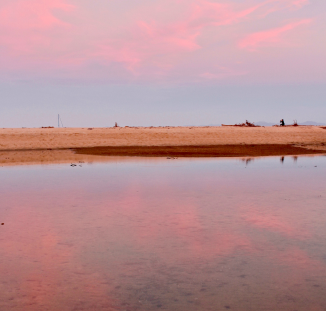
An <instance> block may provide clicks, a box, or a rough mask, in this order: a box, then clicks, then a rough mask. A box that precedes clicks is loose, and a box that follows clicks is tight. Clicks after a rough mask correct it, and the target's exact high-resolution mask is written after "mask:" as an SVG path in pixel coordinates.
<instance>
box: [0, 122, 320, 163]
mask: <svg viewBox="0 0 326 311" xmlns="http://www.w3.org/2000/svg"><path fill="white" fill-rule="evenodd" d="M99 147H100V148H99ZM323 153H326V129H325V128H323V127H318V126H297V127H252V128H251V127H248V128H247V127H147V128H145V127H117V128H33V129H30V128H21V129H0V163H1V164H2V165H5V164H15V163H19V164H24V163H38V162H41V163H45V162H58V161H59V162H60V161H63V162H70V161H76V160H80V159H81V155H83V157H85V156H91V157H97V158H98V157H99V156H100V155H112V156H124V155H125V156H147V157H148V156H152V157H153V156H155V157H160V156H161V157H166V156H169V155H170V156H178V157H182V156H185V157H225V156H238V157H245V156H251V157H254V156H269V155H300V154H323Z"/></svg>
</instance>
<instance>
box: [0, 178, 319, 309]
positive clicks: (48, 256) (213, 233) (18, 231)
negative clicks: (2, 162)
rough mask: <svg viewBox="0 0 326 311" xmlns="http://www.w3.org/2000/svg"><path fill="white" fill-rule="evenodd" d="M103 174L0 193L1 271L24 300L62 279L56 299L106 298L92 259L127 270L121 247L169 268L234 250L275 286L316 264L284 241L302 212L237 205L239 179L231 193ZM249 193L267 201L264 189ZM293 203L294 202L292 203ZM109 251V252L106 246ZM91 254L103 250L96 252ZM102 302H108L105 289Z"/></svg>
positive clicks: (40, 299)
mask: <svg viewBox="0 0 326 311" xmlns="http://www.w3.org/2000/svg"><path fill="white" fill-rule="evenodd" d="M103 176H104V175H103ZM103 176H102V177H100V178H94V177H93V179H89V180H88V181H85V180H82V179H80V180H78V178H75V179H73V180H67V181H65V180H64V179H63V182H62V183H61V179H60V176H59V175H58V180H57V183H53V184H51V186H52V188H51V187H45V186H43V185H42V181H39V183H40V184H39V185H38V184H37V182H36V180H35V182H36V184H35V187H34V186H33V185H28V187H27V189H22V190H21V191H20V196H19V197H17V196H16V195H15V193H16V191H17V188H15V189H14V190H13V191H12V192H8V193H6V196H5V201H4V204H5V206H8V207H10V208H9V209H8V211H7V212H6V213H7V215H6V218H7V219H8V221H7V220H6V226H5V227H4V228H5V229H6V231H3V233H4V235H3V241H2V247H1V250H0V251H1V257H2V258H3V259H2V260H3V261H2V262H6V263H8V262H11V266H10V267H9V269H14V270H15V271H13V272H10V274H11V276H12V279H16V280H19V282H20V283H19V285H17V286H18V288H20V289H21V291H22V292H23V293H24V294H26V295H27V296H26V297H25V298H24V299H25V301H28V302H30V303H36V304H42V303H47V302H48V301H50V300H49V299H51V298H50V297H54V296H56V295H61V294H62V286H63V287H64V286H65V285H64V284H65V282H66V281H67V280H71V283H67V288H69V290H70V292H69V291H68V292H67V293H65V295H66V296H64V297H69V295H70V296H82V297H84V298H85V299H86V300H87V299H88V300H91V301H95V300H98V299H101V297H103V296H105V297H107V292H109V291H110V290H112V288H114V285H116V284H113V283H112V284H111V283H107V281H106V280H105V279H104V277H103V274H102V273H101V271H102V270H101V269H103V265H104V264H103V262H102V261H101V260H102V259H101V258H102V257H103V258H104V259H103V261H104V262H105V263H106V265H109V264H112V265H113V266H114V268H113V269H114V270H116V271H112V270H106V271H105V273H104V274H107V275H110V273H112V275H114V276H115V277H116V276H117V273H118V271H120V272H121V273H127V274H128V273H129V274H132V273H135V270H136V269H135V268H130V267H129V266H125V263H126V262H128V261H132V260H134V261H137V259H135V258H133V259H130V257H128V256H127V255H125V252H127V253H128V252H130V253H132V252H137V254H141V257H145V258H146V257H149V258H151V256H153V255H151V254H155V258H160V261H162V262H163V263H169V264H173V265H178V264H182V263H184V262H185V261H187V262H188V263H193V264H196V262H197V261H201V260H202V261H207V262H214V261H216V260H217V261H218V260H219V259H220V258H232V257H236V256H239V257H241V256H244V257H246V258H253V259H254V260H257V258H262V259H261V260H262V261H263V262H266V263H268V264H270V265H271V266H272V268H271V271H273V276H271V278H273V277H275V283H276V284H277V283H278V279H277V276H278V273H280V272H278V271H279V269H278V268H279V267H280V266H281V267H283V266H285V267H287V269H288V272H287V274H288V276H289V279H291V280H297V281H300V282H301V281H302V282H303V280H304V278H305V276H306V275H307V274H309V273H310V272H313V273H318V271H324V270H325V265H324V264H323V263H322V261H319V260H317V259H313V258H311V256H310V255H309V254H308V253H307V252H306V251H305V250H302V249H300V248H299V247H298V246H294V245H292V242H293V241H302V240H309V239H312V237H313V232H310V230H308V229H307V228H305V227H304V226H303V225H302V224H303V223H304V219H303V218H304V214H302V213H298V214H297V215H296V216H295V217H294V216H293V212H292V209H291V207H290V205H289V203H287V204H286V205H284V206H283V208H280V209H275V208H274V209H273V208H272V204H270V206H269V205H265V206H264V207H261V206H260V205H259V204H257V205H251V206H247V207H244V205H243V203H242V201H243V199H244V197H245V196H244V194H246V193H247V191H248V188H247V185H245V186H243V188H241V187H237V186H235V187H236V189H237V191H236V192H234V189H233V191H231V190H230V187H231V185H232V183H231V181H225V180H223V178H222V179H221V180H220V179H218V178H217V177H215V180H214V178H212V175H209V176H207V178H204V179H203V178H201V179H200V180H196V179H195V178H192V179H191V182H189V183H188V184H187V183H185V184H183V185H179V182H181V181H178V182H173V183H171V180H169V179H168V178H164V177H162V178H160V179H159V180H155V182H148V181H143V180H142V178H138V177H137V178H136V177H135V176H133V177H130V178H128V179H123V182H121V180H120V181H119V179H117V181H116V182H115V181H114V180H112V177H111V176H110V174H109V175H108V177H103ZM214 176H215V175H214ZM144 180H146V178H145V179H144ZM59 181H60V182H59ZM248 187H249V185H248ZM228 189H229V190H228ZM203 193H204V194H203ZM257 193H260V189H258V190H257ZM251 195H253V196H254V193H251ZM259 198H260V199H261V200H262V201H267V202H268V201H269V199H270V198H269V197H268V195H266V196H265V197H263V196H261V195H260V196H259ZM230 200H231V201H230ZM258 201H259V200H258ZM230 202H231V203H230ZM295 209H297V210H300V209H303V207H302V206H299V207H298V206H297V205H296V206H295ZM248 227H249V230H248ZM253 229H259V230H261V231H262V232H263V233H265V232H273V233H275V232H276V233H280V234H281V235H282V236H283V237H282V240H288V242H287V243H288V244H289V247H288V248H286V249H285V250H284V249H283V250H282V249H280V248H278V246H277V245H276V244H274V243H276V242H275V241H273V240H269V239H268V236H267V235H261V234H260V233H258V235H259V239H258V238H257V236H254V235H253V234H252V230H253ZM115 248H117V249H118V250H116V249H115ZM120 248H121V249H122V250H123V251H122V253H119V251H120ZM111 250H115V252H116V253H117V255H116V257H112V256H111V255H110V254H109V253H107V252H108V251H111ZM99 252H102V253H103V254H102V255H101V256H99V257H96V254H97V253H99ZM93 253H94V254H95V255H94V258H93V257H92V256H93ZM85 256H86V257H87V256H89V257H90V258H93V260H94V261H91V260H89V261H87V260H85V258H84V257H85ZM97 260H98V261H97ZM98 262H100V263H98ZM18 266H19V269H16V267H18ZM105 267H107V266H105ZM0 271H1V273H3V274H5V275H7V276H8V277H9V274H8V266H7V264H6V265H1V266H0ZM298 271H300V273H299V275H297V272H298ZM302 271H304V273H303V272H302ZM279 277H280V279H283V278H284V276H279ZM116 282H118V281H116ZM77 283H78V286H77V288H76V289H71V284H77ZM33 297H36V298H33ZM107 299H108V301H109V302H110V303H112V301H113V300H112V298H111V297H110V296H109V297H107ZM54 303H55V302H54ZM32 306H35V305H32ZM26 310H33V307H31V308H30V309H26Z"/></svg>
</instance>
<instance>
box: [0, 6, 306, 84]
mask: <svg viewBox="0 0 326 311" xmlns="http://www.w3.org/2000/svg"><path fill="white" fill-rule="evenodd" d="M71 3H74V4H75V5H72V4H71ZM307 3H308V0H266V1H263V2H260V1H252V0H245V1H243V2H242V3H236V2H233V1H228V2H224V3H219V2H211V1H208V0H178V1H172V0H158V1H155V2H152V3H148V2H144V1H143V0H140V1H139V2H137V3H133V4H132V5H130V6H128V10H129V11H128V10H126V9H125V7H124V5H123V4H121V3H114V2H107V3H104V2H103V3H100V4H98V5H92V4H86V2H78V1H74V0H29V1H28V0H12V1H6V2H5V4H2V5H0V41H1V42H2V49H1V50H0V58H1V59H3V60H5V61H3V62H2V63H1V64H0V69H2V72H18V73H21V72H23V73H26V75H34V74H35V75H37V74H38V75H40V76H42V75H48V76H51V75H56V74H58V76H60V75H61V76H62V74H63V72H64V75H65V76H69V75H70V76H71V77H78V78H79V77H87V79H88V78H89V77H92V78H98V79H106V77H109V76H110V72H113V71H114V75H113V74H112V73H111V77H114V79H115V78H118V77H119V76H120V78H121V79H122V80H125V79H130V80H132V81H133V80H134V79H145V80H146V79H148V80H150V81H154V80H156V81H158V80H169V81H171V79H173V78H174V79H176V80H182V79H185V80H189V79H192V80H193V81H198V79H202V80H204V81H207V80H216V79H227V78H228V77H231V76H234V75H237V76H239V75H242V73H243V72H247V70H241V69H240V70H239V69H236V68H237V66H236V65H235V63H236V60H234V62H232V61H228V62H226V60H224V59H223V58H222V56H220V50H221V49H224V50H225V51H227V52H225V55H232V54H234V55H235V53H236V48H235V46H234V42H235V41H236V40H237V36H238V31H239V30H240V32H245V30H246V27H250V29H252V28H253V29H255V28H256V27H257V26H256V24H255V23H256V22H257V21H260V20H261V17H262V16H267V15H268V14H270V13H271V12H277V11H284V10H288V11H289V12H292V11H293V12H295V11H296V10H293V9H300V8H301V7H303V6H304V5H305V4H307ZM308 21H309V20H303V21H301V22H298V23H292V24H288V25H286V26H284V27H281V28H275V29H272V30H269V31H266V32H256V33H253V34H251V35H249V36H247V37H245V38H244V39H243V40H241V41H240V43H239V46H240V47H241V48H246V49H251V50H253V49H256V48H257V47H258V46H261V45H264V44H270V43H273V42H278V41H279V40H280V38H281V35H282V34H283V33H285V32H287V31H289V30H291V29H294V28H296V27H298V26H299V25H301V24H304V23H308ZM239 24H241V28H237V27H238V26H237V25H239ZM236 31H237V32H236ZM213 32H214V33H213ZM214 45H216V46H218V48H216V53H217V54H218V55H219V56H218V57H214V53H213V52H212V51H213V48H212V46H214ZM207 52H209V53H207ZM214 52H215V50H214ZM216 53H215V54H216ZM207 55H209V56H207ZM225 55H224V58H226V57H225ZM206 57H210V59H209V61H208V62H207V61H206V59H205V58H206ZM235 57H236V56H234V58H235ZM112 67H114V68H115V69H114V70H110V69H109V68H112ZM209 67H211V68H209ZM117 68H119V69H117ZM214 68H229V69H228V70H222V71H221V70H214Z"/></svg>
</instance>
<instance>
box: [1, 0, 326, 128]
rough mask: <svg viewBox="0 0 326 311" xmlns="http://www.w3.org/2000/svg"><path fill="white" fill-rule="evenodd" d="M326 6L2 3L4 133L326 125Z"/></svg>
mask: <svg viewBox="0 0 326 311" xmlns="http://www.w3.org/2000/svg"><path fill="white" fill-rule="evenodd" d="M325 36H326V1H325V0H266V1H262V0H224V1H222V0H221V1H219V0H215V1H214V0H173V1H172V0H124V1H121V0H120V1H117V0H0V95H1V99H0V100H1V107H2V109H1V111H2V113H1V116H0V123H1V124H0V127H22V126H31V127H34V126H35V127H36V126H45V125H55V124H56V118H57V114H58V113H60V115H61V117H62V120H63V122H64V125H65V126H112V125H113V124H114V122H118V123H120V124H121V125H178V124H179V125H190V124H193V125H205V124H219V123H235V122H242V121H244V120H245V119H248V120H251V121H260V120H264V121H269V122H275V123H278V121H279V119H281V118H284V119H285V120H286V121H287V120H288V122H292V121H293V119H297V120H298V121H307V120H314V121H319V122H326V119H325V118H326V117H325V116H326V90H325V89H326V88H325V86H326V61H325V55H326V40H325Z"/></svg>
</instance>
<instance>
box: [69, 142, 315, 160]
mask: <svg viewBox="0 0 326 311" xmlns="http://www.w3.org/2000/svg"><path fill="white" fill-rule="evenodd" d="M74 151H75V152H76V153H77V154H88V155H101V156H130V157H132V156H141V157H162V156H166V157H263V156H283V155H284V156H286V155H301V154H320V153H321V152H320V151H319V150H310V149H305V148H301V147H294V146H291V145H281V144H264V145H197V146H121V147H120V146H117V147H92V148H76V149H74Z"/></svg>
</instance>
